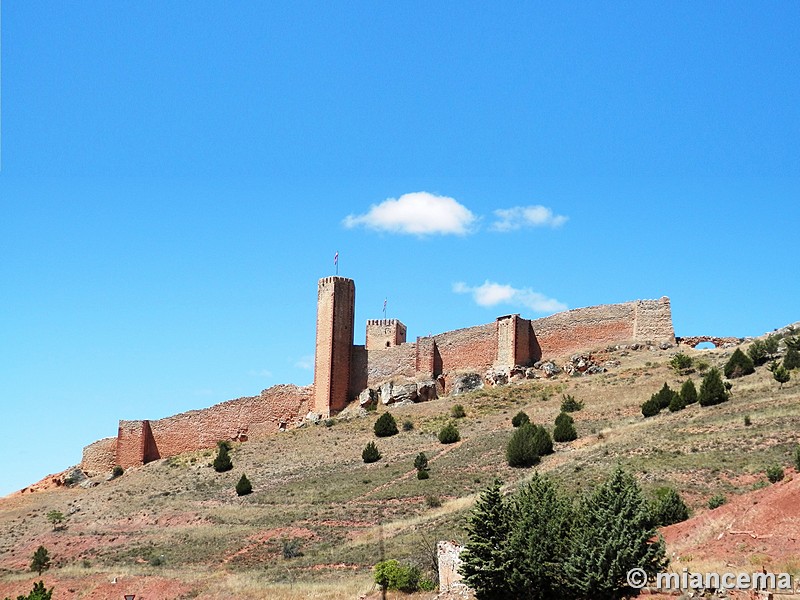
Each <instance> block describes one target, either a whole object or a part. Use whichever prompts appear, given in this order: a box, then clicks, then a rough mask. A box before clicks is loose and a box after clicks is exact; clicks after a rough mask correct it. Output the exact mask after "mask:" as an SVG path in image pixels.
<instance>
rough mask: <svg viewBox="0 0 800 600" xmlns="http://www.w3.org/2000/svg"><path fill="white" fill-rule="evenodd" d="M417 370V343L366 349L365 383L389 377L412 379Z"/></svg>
mask: <svg viewBox="0 0 800 600" xmlns="http://www.w3.org/2000/svg"><path fill="white" fill-rule="evenodd" d="M416 370H417V345H416V344H401V345H400V346H390V347H389V348H379V349H377V350H369V349H368V350H367V385H368V386H373V385H376V384H378V383H382V382H384V381H387V380H389V379H399V378H408V379H413V378H414V376H415V375H416Z"/></svg>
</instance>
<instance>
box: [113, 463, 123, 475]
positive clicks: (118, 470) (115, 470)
mask: <svg viewBox="0 0 800 600" xmlns="http://www.w3.org/2000/svg"><path fill="white" fill-rule="evenodd" d="M123 473H125V469H123V468H122V467H120V466H119V465H115V466H114V468H113V469H112V471H111V476H112V477H122V474H123Z"/></svg>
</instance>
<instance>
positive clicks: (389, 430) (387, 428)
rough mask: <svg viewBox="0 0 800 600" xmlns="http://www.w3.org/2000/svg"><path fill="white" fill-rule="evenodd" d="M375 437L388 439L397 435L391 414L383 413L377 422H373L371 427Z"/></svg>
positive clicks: (395, 423)
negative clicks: (373, 424)
mask: <svg viewBox="0 0 800 600" xmlns="http://www.w3.org/2000/svg"><path fill="white" fill-rule="evenodd" d="M373 430H374V431H375V435H376V436H378V437H390V436H392V435H396V434H397V421H395V420H394V417H393V416H392V413H389V412H385V413H383V414H382V415H381V416H380V417H378V420H377V421H375V426H374V427H373Z"/></svg>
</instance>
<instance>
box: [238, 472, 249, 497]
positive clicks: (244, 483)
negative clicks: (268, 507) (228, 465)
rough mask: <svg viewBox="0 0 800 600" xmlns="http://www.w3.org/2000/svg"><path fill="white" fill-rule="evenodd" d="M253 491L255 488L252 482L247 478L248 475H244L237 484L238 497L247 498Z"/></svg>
mask: <svg viewBox="0 0 800 600" xmlns="http://www.w3.org/2000/svg"><path fill="white" fill-rule="evenodd" d="M252 491H253V486H252V485H251V484H250V480H249V479H248V478H247V475H245V474H244V473H242V476H241V478H240V479H239V483H237V484H236V495H237V496H246V495H247V494H250V493H252Z"/></svg>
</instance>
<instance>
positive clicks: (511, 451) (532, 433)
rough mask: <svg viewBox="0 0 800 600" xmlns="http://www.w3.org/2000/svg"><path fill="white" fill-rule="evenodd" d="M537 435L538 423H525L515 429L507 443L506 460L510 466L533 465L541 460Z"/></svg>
mask: <svg viewBox="0 0 800 600" xmlns="http://www.w3.org/2000/svg"><path fill="white" fill-rule="evenodd" d="M535 437H536V425H533V424H532V423H530V422H526V423H523V424H522V425H521V426H520V427H518V428H517V429H516V430H515V431H514V433H513V434H512V435H511V439H510V440H508V444H506V460H507V461H508V465H509V466H510V467H523V468H524V467H532V466H533V465H535V464H536V463H538V462H539V453H538V452H537V451H536V444H535V440H534V438H535Z"/></svg>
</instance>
